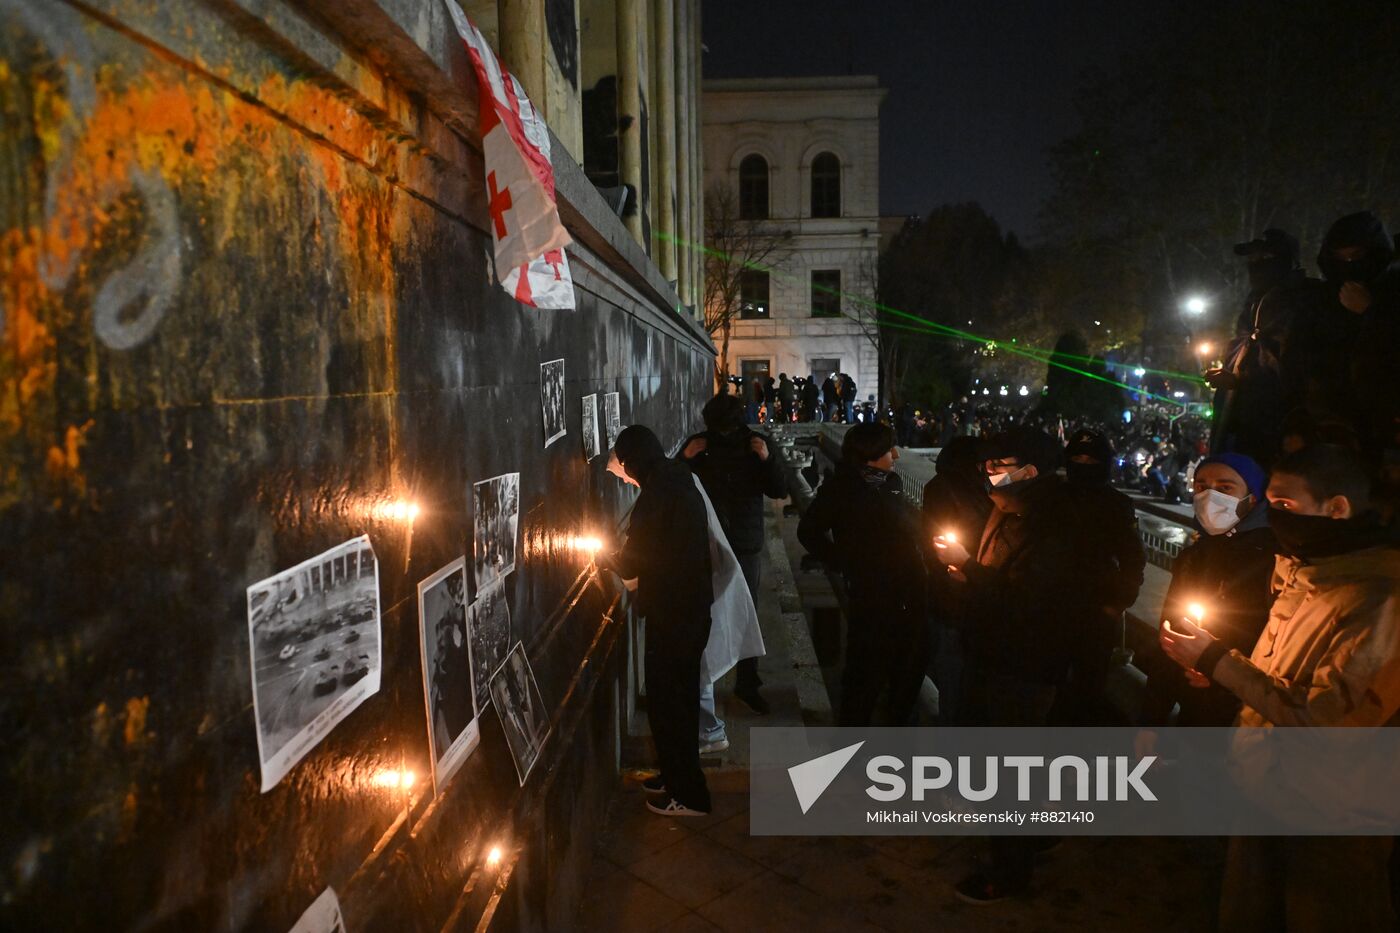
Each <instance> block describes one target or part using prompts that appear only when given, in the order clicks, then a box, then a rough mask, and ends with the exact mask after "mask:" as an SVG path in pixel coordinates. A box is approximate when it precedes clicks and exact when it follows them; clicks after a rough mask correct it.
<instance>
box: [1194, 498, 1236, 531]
mask: <svg viewBox="0 0 1400 933" xmlns="http://www.w3.org/2000/svg"><path fill="white" fill-rule="evenodd" d="M1243 501H1244V500H1243V499H1238V498H1236V497H1235V496H1227V495H1226V494H1225V493H1223V492H1221V491H1220V490H1218V489H1203V490H1201V491H1200V492H1198V493H1196V495H1195V497H1194V498H1193V500H1192V502H1193V504H1194V505H1195V507H1196V521H1198V522H1200V523H1201V527H1202V528H1204V529H1205V530H1206V533H1207V534H1212V535H1223V534H1224V533H1225V532H1227V531H1229V530H1230V529H1231V528H1234V527H1235V526H1236V525H1238V524H1239V522H1240V513H1239V507H1240V503H1241V502H1243Z"/></svg>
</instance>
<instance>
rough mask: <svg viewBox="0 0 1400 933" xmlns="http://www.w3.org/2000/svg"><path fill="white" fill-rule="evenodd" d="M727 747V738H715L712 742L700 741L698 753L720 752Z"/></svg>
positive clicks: (710, 753)
mask: <svg viewBox="0 0 1400 933" xmlns="http://www.w3.org/2000/svg"><path fill="white" fill-rule="evenodd" d="M728 747H729V740H728V739H715V740H714V741H713V742H702V743H700V754H702V755H713V754H714V753H715V752H722V751H724V750H725V749H726V748H728Z"/></svg>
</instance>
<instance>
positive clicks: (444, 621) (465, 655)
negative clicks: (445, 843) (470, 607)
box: [418, 557, 481, 795]
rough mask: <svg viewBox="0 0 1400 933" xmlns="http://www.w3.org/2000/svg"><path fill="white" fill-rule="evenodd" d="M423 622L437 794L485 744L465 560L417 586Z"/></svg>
mask: <svg viewBox="0 0 1400 933" xmlns="http://www.w3.org/2000/svg"><path fill="white" fill-rule="evenodd" d="M418 620H419V626H420V635H421V638H420V641H421V643H422V648H423V693H424V699H425V701H426V706H427V710H428V749H429V751H430V752H431V753H432V763H433V793H434V795H436V794H440V793H442V788H443V785H445V784H446V783H447V781H448V779H449V778H451V777H452V775H453V773H454V772H455V771H456V770H457V768H458V767H460V766H461V764H462V762H464V761H466V760H467V756H468V755H470V754H471V753H472V750H473V749H475V748H476V746H477V744H478V743H479V742H480V741H481V731H480V729H479V728H478V726H477V715H478V713H479V712H480V711H479V710H478V709H477V705H476V696H475V691H474V690H473V689H472V661H471V639H470V638H468V637H467V561H466V558H464V557H459V558H457V559H456V560H454V561H453V562H452V563H450V564H448V565H447V566H446V567H443V568H442V569H441V570H439V571H438V572H437V573H435V574H433V575H432V576H431V577H428V579H426V580H424V581H422V582H421V583H419V584H418Z"/></svg>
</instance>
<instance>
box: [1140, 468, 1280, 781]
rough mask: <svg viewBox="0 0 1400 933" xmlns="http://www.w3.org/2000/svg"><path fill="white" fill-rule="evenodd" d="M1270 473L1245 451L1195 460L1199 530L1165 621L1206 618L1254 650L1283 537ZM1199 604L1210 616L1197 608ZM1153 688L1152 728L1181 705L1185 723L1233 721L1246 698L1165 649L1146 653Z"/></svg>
mask: <svg viewBox="0 0 1400 933" xmlns="http://www.w3.org/2000/svg"><path fill="white" fill-rule="evenodd" d="M1268 481H1269V478H1268V474H1266V473H1265V472H1264V470H1263V468H1262V467H1260V466H1259V464H1258V463H1256V462H1254V460H1253V459H1251V458H1249V457H1247V456H1245V455H1244V454H1236V453H1226V454H1219V455H1217V456H1214V457H1209V458H1207V459H1205V460H1202V461H1201V463H1200V465H1199V466H1197V467H1196V473H1195V478H1194V480H1193V483H1192V486H1193V491H1194V494H1195V495H1194V497H1193V502H1194V506H1195V511H1196V525H1197V527H1198V528H1199V529H1200V530H1201V536H1200V537H1199V538H1197V539H1196V541H1195V543H1194V544H1192V545H1190V546H1189V547H1187V548H1185V549H1184V550H1182V552H1181V553H1180V554H1179V555H1178V556H1177V558H1176V562H1175V563H1174V564H1173V566H1172V582H1171V586H1170V587H1168V589H1167V595H1166V599H1165V600H1164V602H1163V604H1162V615H1161V618H1162V620H1163V621H1166V620H1171V619H1178V618H1181V617H1182V616H1187V617H1189V618H1190V619H1191V620H1192V621H1193V622H1195V623H1196V624H1197V625H1205V627H1206V628H1207V629H1208V630H1209V631H1210V633H1211V634H1212V635H1213V636H1214V637H1216V638H1217V639H1220V640H1221V641H1222V642H1223V643H1225V644H1226V645H1228V646H1229V647H1230V648H1234V649H1236V650H1238V651H1240V652H1242V653H1243V652H1247V651H1251V650H1253V648H1254V643H1255V642H1256V641H1257V640H1258V638H1259V633H1260V632H1261V631H1263V629H1264V623H1265V622H1266V621H1267V620H1268V617H1269V606H1270V605H1272V603H1273V594H1272V593H1271V592H1270V590H1269V581H1270V580H1271V579H1272V577H1273V573H1274V555H1275V553H1276V552H1277V550H1278V542H1277V539H1276V538H1275V537H1274V532H1273V530H1272V529H1271V528H1270V527H1269V503H1268V500H1267V499H1266V498H1265V496H1264V490H1265V488H1266V487H1267V486H1268ZM1190 603H1199V604H1200V605H1201V606H1202V607H1203V608H1204V609H1205V614H1206V616H1207V617H1206V618H1204V619H1203V618H1201V615H1200V614H1198V613H1192V612H1190V611H1189V609H1188V604H1190ZM1143 661H1144V666H1145V667H1146V669H1147V687H1146V689H1145V691H1144V693H1143V700H1142V713H1141V724H1142V725H1143V726H1146V727H1150V728H1152V729H1155V728H1159V727H1162V726H1165V725H1167V722H1168V720H1169V719H1170V717H1171V711H1172V707H1173V706H1179V707H1180V712H1179V714H1178V716H1177V720H1176V723H1177V725H1179V726H1228V725H1230V724H1231V723H1232V722H1234V720H1235V715H1236V713H1238V712H1239V708H1240V701H1239V698H1238V697H1236V696H1235V695H1234V694H1233V693H1231V692H1230V691H1229V690H1226V689H1225V688H1224V687H1220V686H1218V685H1215V684H1211V683H1210V682H1209V681H1207V680H1206V679H1205V678H1204V677H1202V676H1201V675H1199V674H1196V673H1195V672H1194V671H1191V672H1188V671H1183V670H1182V668H1181V667H1180V666H1179V665H1177V664H1175V663H1173V662H1172V661H1171V660H1170V659H1169V658H1167V657H1165V656H1164V655H1162V654H1159V653H1154V654H1151V655H1148V656H1147V657H1146V658H1144V659H1143ZM1154 744H1155V733H1153V732H1150V731H1149V732H1146V733H1144V734H1143V737H1142V738H1140V739H1139V742H1138V749H1139V752H1140V753H1141V754H1150V750H1149V749H1150V748H1151V746H1153V745H1154Z"/></svg>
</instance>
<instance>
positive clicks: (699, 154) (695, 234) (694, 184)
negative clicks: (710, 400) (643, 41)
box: [689, 0, 705, 314]
mask: <svg viewBox="0 0 1400 933" xmlns="http://www.w3.org/2000/svg"><path fill="white" fill-rule="evenodd" d="M700 2H701V0H690V3H689V5H690V26H691V28H690V56H691V57H690V62H691V64H690V75H691V82H692V83H693V85H694V88H695V116H694V118H693V119H692V120H691V121H690V203H691V205H692V208H691V212H690V224H691V241H692V242H694V243H697V244H698V243H704V242H705V191H704V185H705V175H704V168H705V166H704V156H703V151H704V150H703V149H702V148H701V146H700V90H701V87H702V86H703V84H704V77H705V76H704V69H703V68H702V67H701V63H700ZM691 255H692V256H693V257H694V264H693V266H692V270H691V293H692V298H691V300H692V301H694V302H695V307H696V313H697V314H703V312H701V311H700V310H699V309H700V303H701V302H702V301H704V300H705V254H704V253H703V252H702V251H701V250H699V249H693V250H691Z"/></svg>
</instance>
